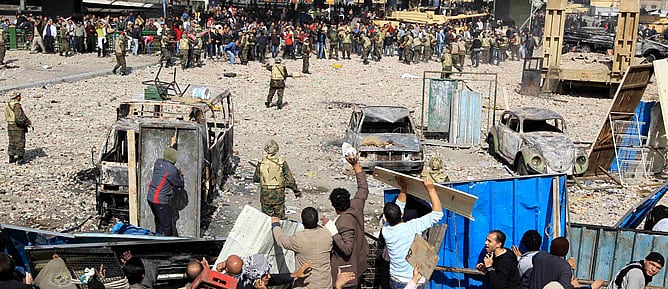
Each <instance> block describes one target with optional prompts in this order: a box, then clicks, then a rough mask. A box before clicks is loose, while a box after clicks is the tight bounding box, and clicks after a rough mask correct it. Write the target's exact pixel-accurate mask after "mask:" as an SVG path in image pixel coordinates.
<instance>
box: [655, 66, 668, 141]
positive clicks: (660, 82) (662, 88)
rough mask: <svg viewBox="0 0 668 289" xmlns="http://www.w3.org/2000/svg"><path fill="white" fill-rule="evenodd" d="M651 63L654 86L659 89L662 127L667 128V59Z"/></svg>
mask: <svg viewBox="0 0 668 289" xmlns="http://www.w3.org/2000/svg"><path fill="white" fill-rule="evenodd" d="M652 64H653V65H654V73H655V74H656V87H657V88H658V90H659V103H660V104H661V116H663V127H664V128H665V129H668V59H661V60H656V61H654V62H653V63H652Z"/></svg>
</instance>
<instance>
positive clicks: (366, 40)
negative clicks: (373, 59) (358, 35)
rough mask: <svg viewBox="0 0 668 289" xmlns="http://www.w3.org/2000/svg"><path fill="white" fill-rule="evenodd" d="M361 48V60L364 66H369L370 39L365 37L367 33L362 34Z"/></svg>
mask: <svg viewBox="0 0 668 289" xmlns="http://www.w3.org/2000/svg"><path fill="white" fill-rule="evenodd" d="M362 48H363V49H364V52H362V60H363V62H362V63H364V64H369V53H371V39H370V38H369V36H368V35H367V33H364V32H363V33H362Z"/></svg>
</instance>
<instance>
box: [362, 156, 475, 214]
mask: <svg viewBox="0 0 668 289" xmlns="http://www.w3.org/2000/svg"><path fill="white" fill-rule="evenodd" d="M373 177H374V178H375V179H376V180H379V181H381V182H383V183H386V184H388V185H390V186H393V187H395V188H398V187H399V184H398V183H397V180H396V178H397V177H398V178H401V179H403V180H405V181H406V184H407V186H408V188H407V190H408V192H407V193H408V194H411V195H413V196H415V197H418V198H420V199H423V200H425V201H429V193H428V192H427V189H425V188H424V184H423V183H422V179H419V178H416V177H413V176H409V175H406V174H402V173H398V172H395V171H392V170H388V169H386V168H381V167H376V168H375V169H374V171H373ZM434 187H435V188H436V193H437V194H438V197H439V198H440V199H441V205H442V206H443V208H444V209H447V210H450V211H453V212H455V213H457V214H460V215H462V216H464V217H466V218H468V219H470V220H474V218H473V205H475V202H476V200H478V197H476V196H474V195H470V194H467V193H464V192H462V191H459V190H455V189H452V188H448V187H446V186H444V185H441V184H434Z"/></svg>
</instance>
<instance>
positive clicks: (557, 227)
mask: <svg viewBox="0 0 668 289" xmlns="http://www.w3.org/2000/svg"><path fill="white" fill-rule="evenodd" d="M559 201H560V198H559V177H553V178H552V216H554V237H555V238H556V237H561V231H562V230H561V229H562V228H561V206H559V205H560V202H559Z"/></svg>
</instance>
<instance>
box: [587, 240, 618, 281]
mask: <svg viewBox="0 0 668 289" xmlns="http://www.w3.org/2000/svg"><path fill="white" fill-rule="evenodd" d="M598 233H599V236H598V242H597V248H596V260H595V270H594V275H592V276H593V277H594V279H595V280H610V279H611V278H612V277H611V276H610V274H612V273H610V272H611V271H610V268H612V264H613V256H614V254H615V240H616V239H617V234H616V233H617V232H615V231H612V230H604V229H599V232H598Z"/></svg>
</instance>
